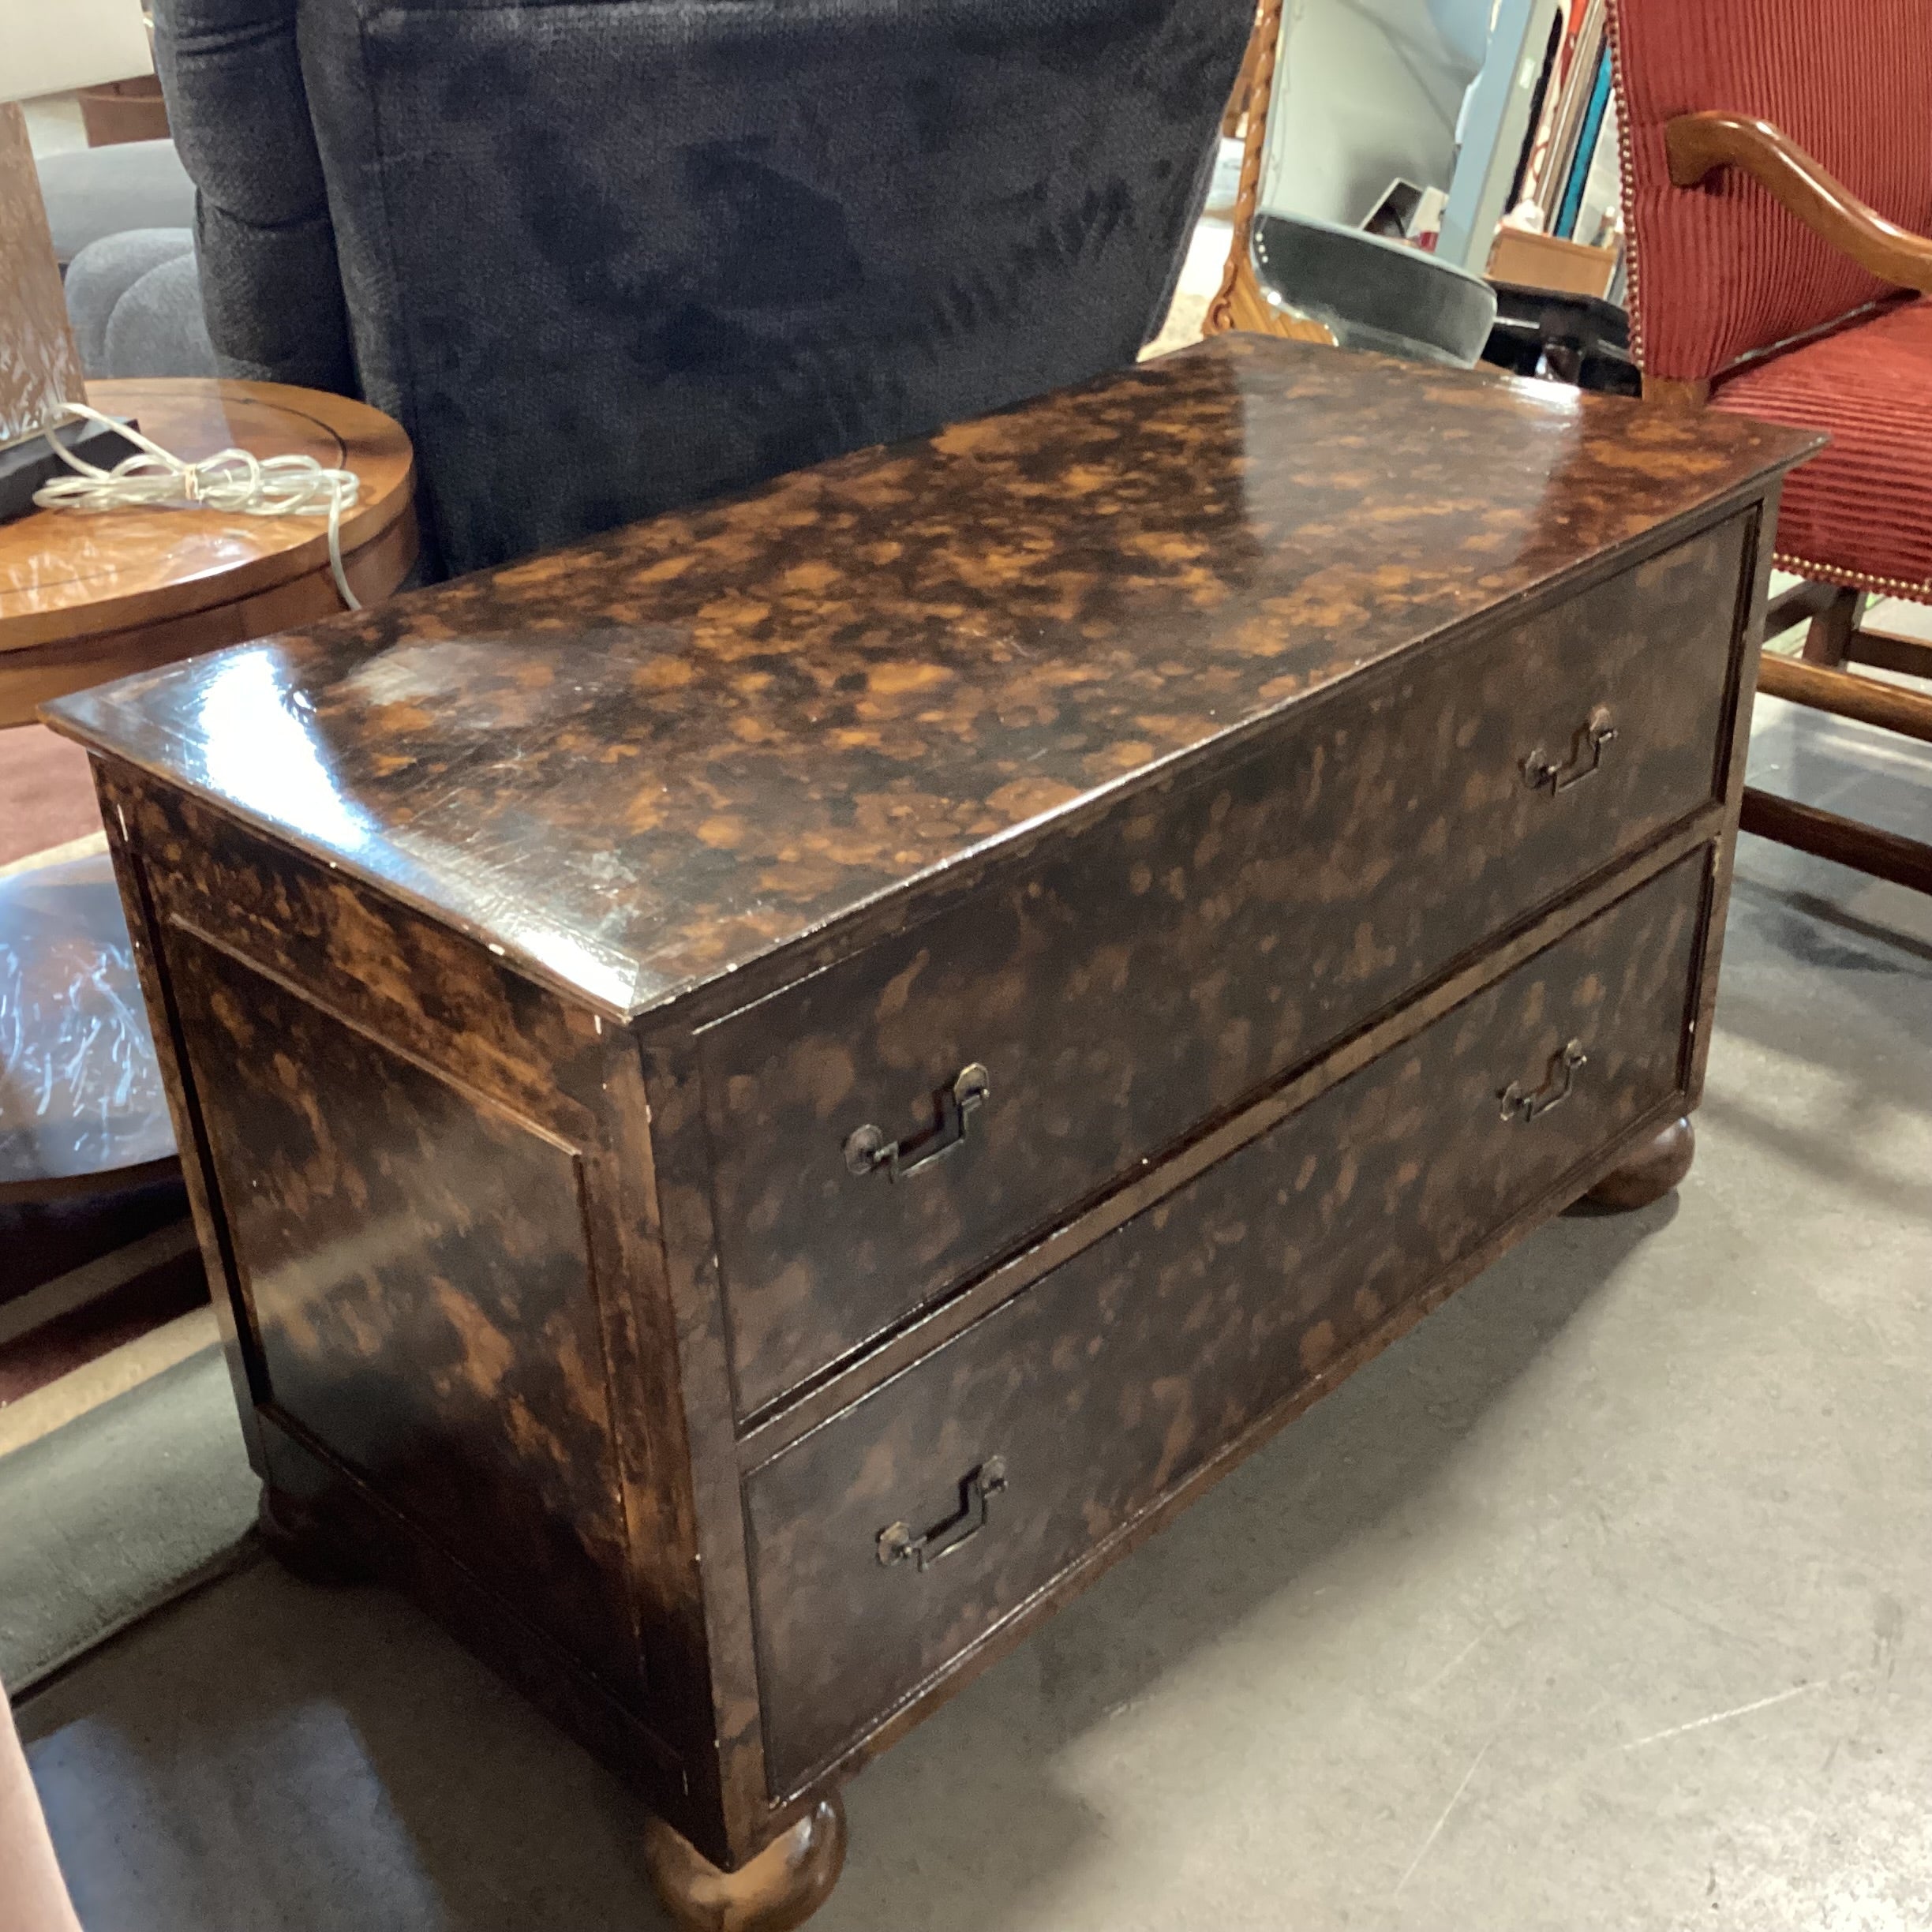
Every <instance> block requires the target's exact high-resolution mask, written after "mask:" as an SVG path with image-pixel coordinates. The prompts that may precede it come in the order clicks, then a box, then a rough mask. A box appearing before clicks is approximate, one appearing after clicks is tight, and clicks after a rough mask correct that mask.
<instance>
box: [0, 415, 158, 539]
mask: <svg viewBox="0 0 1932 1932" xmlns="http://www.w3.org/2000/svg"><path fill="white" fill-rule="evenodd" d="M122 420H123V421H125V422H126V424H127V426H128V427H129V429H134V428H137V426H138V425H137V424H136V423H135V422H134V421H133V418H132V417H124V418H123V419H122ZM54 436H56V437H57V438H58V440H59V441H60V442H61V444H62V445H63V446H64V447H66V448H68V449H70V450H72V451H73V453H74V454H75V455H77V456H78V457H79V458H80V460H81V461H82V462H91V463H92V464H93V465H94V466H95V467H96V468H97V469H101V470H111V469H112V468H113V467H114V465H115V464H116V463H118V462H120V461H121V460H122V458H123V457H126V456H133V455H136V454H137V450H136V448H135V446H134V445H133V444H132V443H130V442H129V440H127V438H126V437H125V436H123V435H122V433H121V432H120V431H119V430H118V429H109V428H108V427H107V425H105V424H104V423H96V422H70V423H62V425H60V427H59V428H58V429H56V430H55V431H54ZM72 474H73V471H72V470H69V468H68V466H66V464H65V463H64V462H62V461H61V459H59V457H58V456H56V455H54V452H53V451H51V449H49V448H48V447H47V438H46V437H45V436H29V437H28V439H27V440H26V441H25V442H24V443H15V444H10V445H9V447H7V448H6V449H0V523H4V522H7V521H8V519H9V518H13V517H17V516H24V515H26V514H27V512H28V511H29V510H31V509H32V507H34V500H33V495H34V492H35V491H36V490H37V489H39V487H40V485H42V484H43V483H46V482H49V481H51V480H52V479H53V478H54V477H57V476H71V475H72Z"/></svg>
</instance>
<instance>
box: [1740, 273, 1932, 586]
mask: <svg viewBox="0 0 1932 1932" xmlns="http://www.w3.org/2000/svg"><path fill="white" fill-rule="evenodd" d="M1713 402H1714V403H1715V405H1716V406H1717V408H1719V409H1724V410H1734V411H1735V413H1736V414H1739V415H1741V416H1756V417H1762V419H1763V420H1764V421H1767V422H1778V423H1789V424H1792V425H1795V426H1796V427H1798V428H1800V429H1822V430H1825V431H1827V432H1829V435H1830V436H1831V443H1830V445H1829V447H1828V448H1826V449H1825V450H1824V451H1822V453H1821V454H1820V455H1816V456H1814V457H1813V458H1812V459H1811V460H1810V462H1807V463H1805V464H1803V465H1802V466H1800V467H1799V469H1797V470H1794V471H1793V472H1792V475H1791V476H1790V477H1789V478H1788V480H1787V481H1786V482H1785V485H1784V504H1783V507H1782V508H1781V509H1780V511H1779V513H1778V528H1777V559H1778V561H1779V563H1780V564H1782V565H1783V566H1784V567H1785V568H1787V569H1788V570H1794V571H1799V572H1800V573H1801V574H1803V575H1806V576H1808V577H1825V578H1839V579H1842V580H1844V581H1848V582H1858V583H1861V584H1863V585H1864V586H1866V587H1867V588H1868V589H1871V590H1882V591H1885V592H1887V593H1889V594H1891V595H1893V596H1897V597H1918V598H1920V599H1922V600H1924V601H1927V602H1932V299H1928V298H1923V297H1922V298H1919V299H1917V300H1915V301H1908V302H1906V303H1904V304H1903V305H1900V306H1897V307H1895V308H1892V309H1885V310H1883V311H1881V313H1879V314H1878V315H1877V316H1874V317H1873V318H1872V319H1871V320H1869V321H1864V322H1859V323H1857V324H1854V325H1853V326H1852V327H1851V328H1845V329H1841V330H1840V331H1839V332H1838V333H1837V334H1836V335H1828V336H1825V338H1824V339H1822V341H1818V342H1814V343H1807V344H1805V346H1803V347H1802V348H1799V349H1792V350H1786V351H1785V352H1784V354H1781V355H1777V356H1773V357H1771V358H1769V359H1767V360H1766V361H1763V362H1761V363H1758V364H1755V365H1752V366H1751V367H1750V368H1747V369H1744V370H1743V371H1741V372H1740V373H1739V374H1737V375H1735V376H1732V378H1731V379H1730V380H1728V382H1726V383H1724V384H1723V386H1722V387H1721V388H1720V389H1719V390H1718V391H1717V394H1716V395H1715V396H1714V397H1713Z"/></svg>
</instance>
